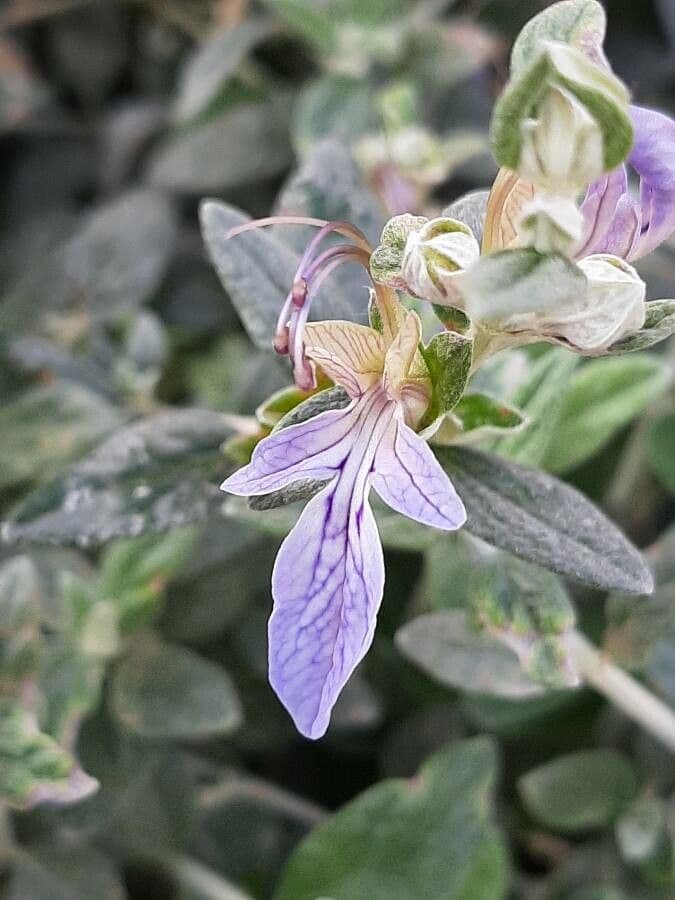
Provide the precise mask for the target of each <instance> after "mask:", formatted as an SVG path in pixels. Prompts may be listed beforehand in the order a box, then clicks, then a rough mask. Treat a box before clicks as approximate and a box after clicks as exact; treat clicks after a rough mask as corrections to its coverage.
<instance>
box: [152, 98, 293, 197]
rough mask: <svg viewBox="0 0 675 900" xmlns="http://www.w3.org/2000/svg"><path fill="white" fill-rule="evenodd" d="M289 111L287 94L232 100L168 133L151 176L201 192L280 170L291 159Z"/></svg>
mask: <svg viewBox="0 0 675 900" xmlns="http://www.w3.org/2000/svg"><path fill="white" fill-rule="evenodd" d="M287 115H288V103H287V101H286V98H285V97H283V96H278V97H276V98H275V99H274V102H272V101H269V102H266V103H239V104H235V105H232V106H230V107H229V108H227V109H225V111H224V112H221V113H220V114H218V115H215V116H214V117H212V118H210V119H207V120H206V121H205V122H203V123H201V124H200V123H197V124H196V125H194V126H191V127H190V128H187V129H185V130H183V131H179V132H178V133H177V134H176V135H174V136H173V137H170V138H168V139H167V140H166V141H165V142H164V143H163V144H161V145H160V146H159V147H158V148H157V150H156V151H155V152H154V154H153V157H152V159H151V160H150V163H149V171H148V177H149V179H150V181H151V183H152V184H153V185H155V186H156V187H159V188H162V189H164V190H170V191H175V192H176V193H181V194H196V195H199V194H201V193H203V192H205V191H222V190H225V189H227V188H233V187H239V186H241V185H248V184H251V183H252V182H254V181H256V180H258V179H266V178H273V177H274V176H276V175H280V174H281V173H282V172H283V171H284V170H285V169H286V168H287V167H288V165H289V163H290V161H291V148H290V144H289V139H288V130H287ZM235 136H236V139H234V138H235Z"/></svg>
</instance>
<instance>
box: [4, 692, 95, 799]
mask: <svg viewBox="0 0 675 900" xmlns="http://www.w3.org/2000/svg"><path fill="white" fill-rule="evenodd" d="M97 787H98V784H97V782H96V780H95V779H93V778H90V777H89V776H88V775H85V774H84V772H83V771H82V769H80V768H79V766H78V765H77V764H76V762H75V760H74V759H73V758H72V756H71V755H70V754H69V753H67V752H66V750H64V749H63V748H62V747H59V745H58V744H57V743H56V741H55V740H54V739H53V738H51V737H49V735H47V734H43V733H42V732H41V731H39V729H38V727H37V724H36V722H35V720H34V718H33V717H32V716H31V715H30V714H29V713H28V712H26V711H25V710H24V709H22V708H21V707H20V706H19V705H18V703H16V702H15V701H13V700H10V699H7V698H5V699H0V797H1V798H2V799H4V800H5V801H7V803H9V805H10V806H14V807H18V808H22V809H26V808H30V807H31V806H34V805H35V804H36V803H42V802H44V801H46V800H49V801H52V802H61V803H73V802H75V801H76V800H80V799H82V798H83V797H86V796H87V795H88V794H91V793H92V791H95V790H96V788H97Z"/></svg>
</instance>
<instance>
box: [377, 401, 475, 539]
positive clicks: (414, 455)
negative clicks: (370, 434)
mask: <svg viewBox="0 0 675 900" xmlns="http://www.w3.org/2000/svg"><path fill="white" fill-rule="evenodd" d="M372 485H373V488H374V489H375V490H376V491H377V493H378V494H379V495H380V497H381V498H382V499H383V500H384V502H385V503H386V504H387V506H391V508H392V509H395V510H396V512H400V513H402V514H403V515H404V516H408V518H410V519H414V520H415V521H416V522H421V523H422V524H423V525H431V526H432V527H434V528H440V529H442V530H443V531H454V530H455V529H457V528H461V526H462V525H463V524H464V522H465V521H466V510H465V509H464V504H463V503H462V501H461V499H460V498H459V496H458V494H457V492H456V491H455V489H454V487H453V486H452V483H451V481H450V479H449V478H448V476H447V475H446V473H445V472H444V471H443V468H442V467H441V465H440V464H439V462H438V460H437V459H436V457H435V456H434V454H433V451H432V450H431V448H430V447H429V445H428V444H427V443H426V441H424V440H423V439H422V438H421V437H419V435H417V434H415V432H414V431H413V430H412V428H409V427H408V426H407V425H406V424H405V423H404V422H403V421H401V419H400V418H399V419H397V420H396V421H395V422H394V423H392V427H391V428H390V429H389V431H388V432H387V435H386V437H385V439H384V440H383V441H382V443H381V444H380V447H379V449H378V451H377V454H376V456H375V473H374V475H373V476H372Z"/></svg>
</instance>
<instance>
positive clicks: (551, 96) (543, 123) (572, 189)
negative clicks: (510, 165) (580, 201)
mask: <svg viewBox="0 0 675 900" xmlns="http://www.w3.org/2000/svg"><path fill="white" fill-rule="evenodd" d="M521 131H522V137H523V143H522V149H521V153H520V162H519V166H518V171H519V172H520V174H521V176H522V177H523V178H525V179H527V180H528V181H531V182H533V184H536V185H537V186H538V187H542V188H543V189H544V190H547V191H551V192H552V193H561V194H562V193H567V194H572V195H574V194H576V193H577V192H578V191H580V190H582V189H583V188H585V187H586V185H588V184H590V183H591V182H592V181H595V180H596V179H597V178H599V177H600V176H601V175H602V174H603V172H604V169H605V167H604V162H603V159H604V153H603V138H602V131H601V129H600V126H599V125H598V123H597V122H596V120H595V119H594V118H593V116H591V115H590V113H589V112H588V111H587V110H586V109H585V108H584V106H583V105H582V104H581V103H580V102H579V101H578V100H577V99H576V98H575V97H574V96H573V95H572V94H571V93H570V92H569V91H567V90H565V88H562V87H553V88H551V89H550V90H549V91H547V93H546V96H545V99H544V100H543V101H542V102H541V103H540V104H539V106H538V107H537V118H536V119H525V121H524V122H523V123H522V124H521Z"/></svg>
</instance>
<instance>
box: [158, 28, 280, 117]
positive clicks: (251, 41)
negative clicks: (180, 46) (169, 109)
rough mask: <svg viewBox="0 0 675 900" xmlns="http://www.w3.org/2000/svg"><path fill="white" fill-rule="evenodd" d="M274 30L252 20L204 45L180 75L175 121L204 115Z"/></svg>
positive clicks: (220, 34) (216, 34) (193, 55)
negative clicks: (258, 46) (244, 62)
mask: <svg viewBox="0 0 675 900" xmlns="http://www.w3.org/2000/svg"><path fill="white" fill-rule="evenodd" d="M271 30H272V29H271V26H270V23H269V22H265V21H262V20H256V19H252V20H250V21H243V22H240V23H239V24H237V25H234V26H233V27H231V28H227V29H224V30H222V31H218V32H216V33H215V34H214V35H213V36H212V37H210V38H209V40H207V41H205V42H204V43H203V44H201V45H200V46H199V47H198V49H197V50H196V52H195V53H193V54H192V55H191V56H190V57H189V59H188V60H187V63H186V64H185V67H184V69H183V71H182V72H181V76H180V80H179V84H178V89H177V96H176V102H175V106H174V110H173V114H174V118H175V119H176V121H177V122H182V123H184V122H186V121H189V120H190V119H194V118H195V117H196V116H198V115H200V113H202V112H204V111H205V110H206V109H207V107H208V106H209V104H210V103H211V102H213V101H214V100H216V99H217V97H218V94H219V93H220V92H221V91H222V90H223V88H224V87H225V86H226V84H227V82H228V81H229V79H230V78H232V76H233V75H234V74H235V72H236V71H237V70H238V69H239V67H240V66H241V64H242V63H243V61H244V60H245V59H246V57H247V56H248V54H249V53H250V52H251V50H252V49H253V48H254V47H255V46H256V44H259V43H260V42H261V41H263V40H265V38H266V37H268V36H269V35H270V33H271Z"/></svg>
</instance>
